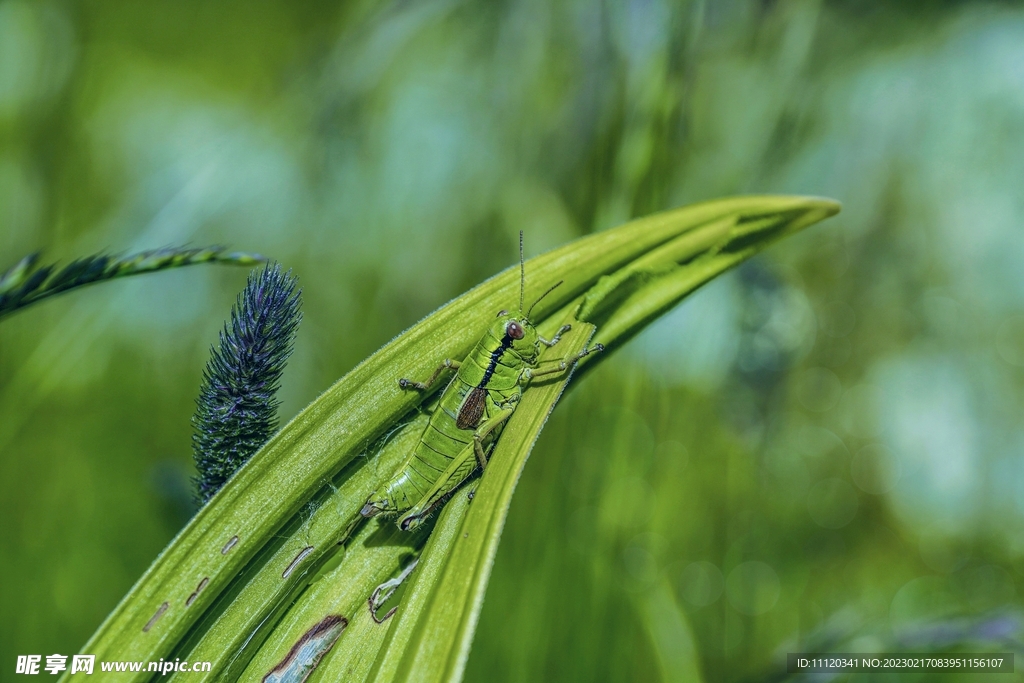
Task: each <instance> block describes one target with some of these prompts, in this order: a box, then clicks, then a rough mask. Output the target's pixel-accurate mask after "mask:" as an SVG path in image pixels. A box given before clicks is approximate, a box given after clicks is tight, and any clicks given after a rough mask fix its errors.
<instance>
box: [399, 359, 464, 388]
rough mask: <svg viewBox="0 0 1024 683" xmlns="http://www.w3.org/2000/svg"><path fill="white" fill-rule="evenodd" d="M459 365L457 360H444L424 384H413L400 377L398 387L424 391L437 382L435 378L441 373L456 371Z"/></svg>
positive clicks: (411, 381)
mask: <svg viewBox="0 0 1024 683" xmlns="http://www.w3.org/2000/svg"><path fill="white" fill-rule="evenodd" d="M461 365H462V363H460V362H459V361H457V360H452V359H451V358H445V359H444V361H443V362H442V363H441V364H440V365H438V366H437V370H434V374H433V375H431V376H430V378H429V379H428V380H427V381H426V382H414V381H413V380H411V379H406V378H405V377H402V378H401V379H399V380H398V386H400V387H401V388H403V389H416V390H418V391H426V390H428V389H430V387H432V386H433V385H434V382H436V381H437V378H438V377H440V376H441V373H442V372H444V371H445V370H449V369H451V370H458V369H459V366H461Z"/></svg>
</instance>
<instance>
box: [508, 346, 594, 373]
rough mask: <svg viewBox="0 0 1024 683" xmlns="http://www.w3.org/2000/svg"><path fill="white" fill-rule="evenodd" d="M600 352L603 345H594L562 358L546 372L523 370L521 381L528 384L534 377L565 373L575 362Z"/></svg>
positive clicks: (530, 369)
mask: <svg viewBox="0 0 1024 683" xmlns="http://www.w3.org/2000/svg"><path fill="white" fill-rule="evenodd" d="M600 351H604V344H600V343H599V344H594V345H593V346H591V347H590V348H587V349H583V350H582V351H580V352H579V353H577V354H576V355H575V356H570V357H569V358H563V359H562V360H561V361H559V363H558V365H557V366H555V367H553V368H549V369H547V370H534V369H532V368H526V369H525V370H523V379H524V380H526V381H527V382H529V381H530V380H531V379H534V378H536V377H544V376H546V375H553V374H555V373H558V372H565V371H566V370H568V369H569V368H570V367H571V366H572V365H573V363H575V362H577V361H578V360H579V359H580V358H585V357H586V356H589V355H590V354H592V353H597V352H600Z"/></svg>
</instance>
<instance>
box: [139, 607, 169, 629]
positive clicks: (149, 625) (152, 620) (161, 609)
mask: <svg viewBox="0 0 1024 683" xmlns="http://www.w3.org/2000/svg"><path fill="white" fill-rule="evenodd" d="M170 606H171V603H169V602H165V603H164V604H162V605H160V606H159V607H158V608H157V610H156V614H154V615H153V616H152V617H150V619H149V621H147V622H146V625H145V626H143V627H142V632H143V633H146V632H148V631H149V629H151V628H153V624H155V623H156V622H157V620H158V619H160V617H162V616H163V615H164V612H166V611H167V608H168V607H170Z"/></svg>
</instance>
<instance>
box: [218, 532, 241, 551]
mask: <svg viewBox="0 0 1024 683" xmlns="http://www.w3.org/2000/svg"><path fill="white" fill-rule="evenodd" d="M236 543H238V536H232V537H231V538H229V539H228V542H227V543H225V544H224V547H223V548H221V549H220V554H221V555H227V554H228V553H229V552H231V549H232V548H234V547H235V544H236Z"/></svg>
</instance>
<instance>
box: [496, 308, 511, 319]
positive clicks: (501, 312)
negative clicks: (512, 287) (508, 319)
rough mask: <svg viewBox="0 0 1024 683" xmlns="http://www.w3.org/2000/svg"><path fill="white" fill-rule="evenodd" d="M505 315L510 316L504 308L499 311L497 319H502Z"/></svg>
mask: <svg viewBox="0 0 1024 683" xmlns="http://www.w3.org/2000/svg"><path fill="white" fill-rule="evenodd" d="M503 315H508V311H506V310H505V309H504V308H503V309H501V310H500V311H498V315H497V316H496V317H498V318H500V317H501V316H503Z"/></svg>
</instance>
